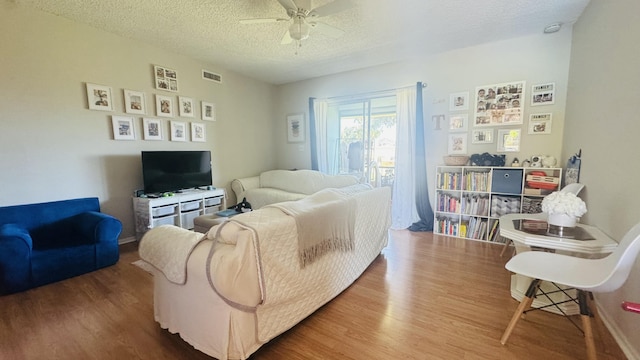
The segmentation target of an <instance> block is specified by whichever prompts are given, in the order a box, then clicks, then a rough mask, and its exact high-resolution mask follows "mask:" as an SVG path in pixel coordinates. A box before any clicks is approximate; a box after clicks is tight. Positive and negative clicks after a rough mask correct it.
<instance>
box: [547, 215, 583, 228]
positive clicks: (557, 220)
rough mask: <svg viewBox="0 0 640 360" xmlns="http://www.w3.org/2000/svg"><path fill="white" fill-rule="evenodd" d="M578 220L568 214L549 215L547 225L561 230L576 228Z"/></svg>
mask: <svg viewBox="0 0 640 360" xmlns="http://www.w3.org/2000/svg"><path fill="white" fill-rule="evenodd" d="M576 222H577V219H576V217H575V216H571V215H567V214H562V213H560V214H549V217H548V218H547V223H548V224H549V225H554V226H559V227H561V228H572V227H575V226H576Z"/></svg>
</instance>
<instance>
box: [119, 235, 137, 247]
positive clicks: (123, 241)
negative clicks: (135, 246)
mask: <svg viewBox="0 0 640 360" xmlns="http://www.w3.org/2000/svg"><path fill="white" fill-rule="evenodd" d="M135 241H136V237H135V236H128V237H125V238H120V239H118V245H122V244H128V243H132V242H135Z"/></svg>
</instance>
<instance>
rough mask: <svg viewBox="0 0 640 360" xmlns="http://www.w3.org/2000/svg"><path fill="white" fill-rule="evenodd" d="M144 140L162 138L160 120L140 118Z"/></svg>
mask: <svg viewBox="0 0 640 360" xmlns="http://www.w3.org/2000/svg"><path fill="white" fill-rule="evenodd" d="M142 128H143V129H144V139H145V140H155V141H157V140H162V120H160V119H152V118H142Z"/></svg>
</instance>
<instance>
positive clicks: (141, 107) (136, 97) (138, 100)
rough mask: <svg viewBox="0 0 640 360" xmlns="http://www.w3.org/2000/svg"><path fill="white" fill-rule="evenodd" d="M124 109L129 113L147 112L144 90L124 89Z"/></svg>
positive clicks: (141, 113) (142, 113) (140, 113)
mask: <svg viewBox="0 0 640 360" xmlns="http://www.w3.org/2000/svg"><path fill="white" fill-rule="evenodd" d="M123 93H124V111H125V112H126V113H127V114H139V115H144V114H146V113H147V109H146V101H145V98H144V93H143V92H142V91H135V90H126V89H125V90H123Z"/></svg>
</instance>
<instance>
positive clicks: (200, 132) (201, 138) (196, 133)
mask: <svg viewBox="0 0 640 360" xmlns="http://www.w3.org/2000/svg"><path fill="white" fill-rule="evenodd" d="M191 141H195V142H205V141H207V136H206V127H205V126H204V124H202V123H196V122H192V123H191Z"/></svg>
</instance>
